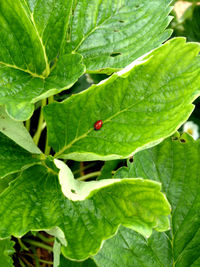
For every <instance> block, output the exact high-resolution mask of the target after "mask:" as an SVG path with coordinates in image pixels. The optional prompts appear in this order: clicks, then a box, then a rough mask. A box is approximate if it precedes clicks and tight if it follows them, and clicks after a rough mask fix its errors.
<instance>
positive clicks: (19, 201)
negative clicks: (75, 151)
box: [0, 160, 170, 260]
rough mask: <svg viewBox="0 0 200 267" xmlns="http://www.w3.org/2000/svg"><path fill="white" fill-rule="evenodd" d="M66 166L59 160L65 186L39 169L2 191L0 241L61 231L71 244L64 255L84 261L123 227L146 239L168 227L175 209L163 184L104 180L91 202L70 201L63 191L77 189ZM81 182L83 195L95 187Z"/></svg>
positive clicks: (26, 172) (32, 169)
mask: <svg viewBox="0 0 200 267" xmlns="http://www.w3.org/2000/svg"><path fill="white" fill-rule="evenodd" d="M58 162H59V163H60V164H58ZM46 164H47V163H46ZM63 164H64V163H62V162H60V161H58V160H56V165H57V166H58V167H59V168H60V174H59V180H60V183H61V186H62V187H61V186H60V184H59V182H58V175H57V173H56V172H55V171H54V170H52V169H50V168H49V167H48V168H47V167H45V166H44V165H41V164H40V165H34V166H31V167H30V168H29V169H26V170H24V171H23V172H22V174H21V176H20V177H18V178H17V179H15V180H14V181H13V182H12V183H11V184H10V186H9V187H8V188H7V189H5V190H4V191H3V193H2V194H1V195H0V203H1V206H0V218H1V224H0V237H2V238H5V237H7V236H10V235H14V236H21V235H24V234H25V233H26V232H28V231H30V230H39V229H40V230H41V229H44V230H48V229H51V228H54V227H56V226H57V227H59V228H60V229H61V230H62V232H63V234H64V237H65V239H66V240H67V247H63V248H62V252H63V253H64V254H65V256H67V257H69V258H71V259H78V260H83V259H85V258H87V257H88V256H90V255H94V254H96V253H97V251H98V250H99V248H100V247H101V244H102V241H103V240H105V239H107V238H109V237H111V236H112V235H114V234H115V232H116V231H117V229H118V227H119V225H120V224H122V225H124V226H126V227H129V228H131V229H135V230H137V231H138V232H140V233H142V234H144V235H146V236H149V235H150V234H151V231H152V228H154V229H157V230H158V231H164V230H167V229H168V228H169V221H168V216H167V215H168V214H169V213H170V207H169V204H168V202H167V200H166V198H165V196H164V195H163V194H162V193H161V192H160V190H161V186H160V184H159V183H157V182H153V181H148V180H143V179H140V178H138V179H119V180H116V181H113V183H111V182H110V183H108V181H109V180H106V182H105V183H104V184H103V182H104V181H103V180H101V181H100V182H99V184H100V186H99V188H97V187H96V189H94V190H93V191H92V192H90V195H89V196H88V195H87V196H86V198H88V199H85V200H84V199H83V198H82V201H70V200H69V199H68V198H66V197H65V195H64V194H63V193H62V190H63V191H64V189H65V185H66V187H67V186H68V187H70V186H72V183H73V181H72V177H71V173H70V172H69V169H66V168H67V166H64V165H63ZM48 166H50V165H49V163H48ZM64 171H65V172H64ZM63 172H64V174H63ZM63 175H64V176H65V179H66V183H64V182H63V179H64V178H63ZM77 182H78V181H77ZM74 183H75V181H74ZM79 183H80V190H81V187H82V188H83V187H84V185H82V183H85V184H86V185H85V187H88V188H89V187H90V185H91V186H93V183H92V182H91V183H90V182H79ZM73 186H74V185H73ZM70 188H71V194H74V195H76V194H77V195H79V194H80V192H78V186H77V187H73V189H72V187H70ZM64 193H65V191H64ZM113 214H114V216H113Z"/></svg>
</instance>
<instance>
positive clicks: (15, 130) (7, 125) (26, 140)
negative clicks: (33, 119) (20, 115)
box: [0, 106, 41, 154]
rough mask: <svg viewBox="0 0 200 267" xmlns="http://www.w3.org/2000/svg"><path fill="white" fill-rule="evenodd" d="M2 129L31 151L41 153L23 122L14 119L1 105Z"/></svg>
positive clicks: (0, 122) (0, 123)
mask: <svg viewBox="0 0 200 267" xmlns="http://www.w3.org/2000/svg"><path fill="white" fill-rule="evenodd" d="M0 131H1V132H2V133H3V134H5V135H6V136H8V137H9V138H11V139H12V140H14V141H15V142H16V143H17V144H18V145H20V146H21V147H23V148H24V149H26V150H28V151H29V152H31V153H35V154H40V153H41V151H40V149H39V148H38V147H37V146H36V145H35V143H34V142H33V139H32V137H31V136H30V134H29V132H28V131H27V130H26V128H25V127H24V124H23V123H22V122H17V121H15V120H12V119H11V118H10V117H9V116H8V115H7V113H6V112H5V110H4V108H3V107H2V106H0Z"/></svg>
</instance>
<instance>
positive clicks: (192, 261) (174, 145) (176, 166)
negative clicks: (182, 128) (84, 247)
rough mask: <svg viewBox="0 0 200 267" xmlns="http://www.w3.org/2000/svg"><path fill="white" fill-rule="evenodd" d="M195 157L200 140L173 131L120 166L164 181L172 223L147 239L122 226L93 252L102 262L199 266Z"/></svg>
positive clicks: (127, 171) (199, 170)
mask: <svg viewBox="0 0 200 267" xmlns="http://www.w3.org/2000/svg"><path fill="white" fill-rule="evenodd" d="M199 161H200V141H199V140H198V141H196V142H195V141H194V140H193V139H192V137H190V136H189V135H185V134H184V135H182V136H179V135H178V134H176V135H175V136H174V137H171V138H169V139H167V140H165V141H164V142H163V143H161V144H160V145H158V146H156V147H154V148H152V149H149V150H145V151H142V152H139V153H138V154H136V155H135V157H134V163H133V164H129V167H128V168H126V169H125V168H123V170H122V171H121V170H119V172H118V173H117V174H116V175H115V176H116V177H122V176H123V177H138V175H139V176H143V177H144V178H147V179H153V180H156V181H160V182H162V185H163V191H164V192H165V193H166V195H167V198H168V199H169V201H170V203H171V205H172V223H171V228H172V229H171V231H170V232H169V233H168V236H166V234H165V233H154V234H153V235H152V236H151V237H150V238H149V239H145V238H144V237H142V236H141V235H139V234H137V233H134V232H131V231H130V230H127V229H124V228H121V229H120V231H119V233H118V235H117V236H116V237H114V239H113V240H108V241H106V243H105V245H104V247H103V249H102V250H101V251H100V253H99V254H98V255H97V256H95V260H96V262H97V263H98V264H99V265H100V266H102V267H104V266H110V267H114V266H127V267H128V266H138V267H140V266H141V267H142V266H146V267H151V266H156V267H157V266H158V267H161V266H165V267H172V266H174V267H188V266H199V263H200V254H199V246H200V241H199V240H200V213H199V211H200V195H199V190H200V183H199V177H200V175H199V173H200V166H199ZM169 243H171V246H170V245H169ZM116 248H117V251H116ZM124 248H125V249H124ZM111 251H112V253H111ZM119 255H120V257H119ZM108 256H109V257H108ZM119 261H120V264H119V265H118V262H119ZM126 263H128V264H127V265H126ZM134 263H135V264H134ZM136 263H137V264H136Z"/></svg>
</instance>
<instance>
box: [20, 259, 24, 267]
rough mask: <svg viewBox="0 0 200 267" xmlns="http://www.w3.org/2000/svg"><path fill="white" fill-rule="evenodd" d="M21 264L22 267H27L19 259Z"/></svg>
mask: <svg viewBox="0 0 200 267" xmlns="http://www.w3.org/2000/svg"><path fill="white" fill-rule="evenodd" d="M19 262H20V264H21V266H22V267H26V265H25V264H24V263H23V261H22V260H21V259H19Z"/></svg>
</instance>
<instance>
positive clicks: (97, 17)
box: [66, 0, 171, 73]
mask: <svg viewBox="0 0 200 267" xmlns="http://www.w3.org/2000/svg"><path fill="white" fill-rule="evenodd" d="M170 2H171V1H170V0H164V1H163V0H145V1H144V0H143V1H142V0H136V1H132V0H120V1H119V0H114V1H113V0H103V1H98V0H88V1H86V0H78V1H75V5H74V15H73V17H72V20H71V30H70V34H69V36H68V42H67V47H66V51H68V52H69V51H70V52H71V51H73V53H74V52H78V53H80V54H81V55H83V57H84V63H85V65H86V66H87V70H88V71H89V72H101V73H111V72H114V71H116V70H119V69H121V68H124V67H125V66H127V65H128V64H130V63H131V62H132V61H133V60H135V59H137V58H138V57H140V56H142V55H144V54H145V53H147V52H149V51H150V50H152V49H154V48H156V47H158V46H159V45H160V44H161V43H162V42H164V41H166V40H167V39H168V38H169V37H170V35H171V31H170V30H166V27H167V26H168V24H169V22H170V20H171V17H169V16H168V14H169V12H170V11H171V7H169V4H170Z"/></svg>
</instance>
